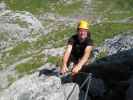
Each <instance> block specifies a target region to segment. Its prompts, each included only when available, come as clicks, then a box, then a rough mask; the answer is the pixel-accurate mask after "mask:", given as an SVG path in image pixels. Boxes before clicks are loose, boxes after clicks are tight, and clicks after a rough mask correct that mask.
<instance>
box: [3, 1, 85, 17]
mask: <svg viewBox="0 0 133 100" xmlns="http://www.w3.org/2000/svg"><path fill="white" fill-rule="evenodd" d="M5 2H6V4H7V5H8V6H9V7H10V9H12V10H22V11H23V10H26V11H29V12H31V13H34V14H39V13H42V12H56V13H58V14H61V15H68V14H73V13H74V12H75V11H78V10H79V8H80V7H81V6H82V2H81V1H80V2H74V3H72V4H65V3H63V2H60V1H59V0H5Z"/></svg>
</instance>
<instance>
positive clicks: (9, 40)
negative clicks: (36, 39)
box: [0, 3, 46, 50]
mask: <svg viewBox="0 0 133 100" xmlns="http://www.w3.org/2000/svg"><path fill="white" fill-rule="evenodd" d="M0 6H2V3H1V5H0ZM3 6H4V5H3ZM40 34H46V33H44V31H43V26H42V24H41V23H40V21H39V20H38V19H37V18H36V17H34V16H33V15H32V14H31V13H29V12H26V11H16V12H14V11H11V10H5V8H3V9H2V8H1V14H0V36H1V38H0V49H1V50H2V49H4V48H6V47H9V46H11V45H13V44H15V43H17V42H19V41H29V42H30V41H32V40H33V35H40Z"/></svg>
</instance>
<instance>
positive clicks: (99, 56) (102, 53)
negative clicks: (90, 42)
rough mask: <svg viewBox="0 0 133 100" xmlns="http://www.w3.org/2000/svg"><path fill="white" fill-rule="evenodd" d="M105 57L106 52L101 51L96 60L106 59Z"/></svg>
mask: <svg viewBox="0 0 133 100" xmlns="http://www.w3.org/2000/svg"><path fill="white" fill-rule="evenodd" d="M107 55H108V53H107V50H103V51H101V52H100V53H99V54H98V55H97V57H96V59H100V58H103V57H106V56H107Z"/></svg>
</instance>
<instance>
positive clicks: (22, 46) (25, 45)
mask: <svg viewBox="0 0 133 100" xmlns="http://www.w3.org/2000/svg"><path fill="white" fill-rule="evenodd" d="M30 47H31V45H30V43H29V42H21V43H19V44H17V46H16V47H14V48H13V49H12V50H11V51H10V55H11V56H12V55H14V56H16V55H18V54H22V53H25V52H26V51H28V49H29V48H30Z"/></svg>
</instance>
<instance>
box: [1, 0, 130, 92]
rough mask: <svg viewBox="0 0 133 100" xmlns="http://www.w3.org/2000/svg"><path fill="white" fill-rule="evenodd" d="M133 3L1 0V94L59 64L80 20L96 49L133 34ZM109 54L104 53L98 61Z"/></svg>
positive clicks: (74, 0) (75, 0) (117, 1)
mask: <svg viewBox="0 0 133 100" xmlns="http://www.w3.org/2000/svg"><path fill="white" fill-rule="evenodd" d="M132 5H133V0H0V83H1V84H0V92H2V91H4V89H7V88H8V87H9V86H10V85H11V84H12V83H14V82H15V81H16V80H18V79H20V78H21V77H23V76H25V75H27V74H32V73H33V72H35V71H37V70H38V68H40V69H41V68H44V67H45V66H50V65H58V66H59V65H60V61H61V58H62V55H63V52H64V48H65V45H66V42H67V39H68V38H69V37H70V36H71V35H73V34H75V32H76V27H77V23H78V22H79V20H81V19H85V20H88V21H89V22H90V23H91V27H90V31H91V33H92V34H91V35H92V39H93V40H94V43H95V46H96V47H98V46H102V44H103V42H104V41H105V40H106V39H108V38H113V37H114V36H117V35H123V34H124V35H125V34H127V35H130V36H133V6H132ZM105 56H107V52H106V50H103V51H101V53H100V54H99V55H97V57H96V59H99V58H101V57H105Z"/></svg>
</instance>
